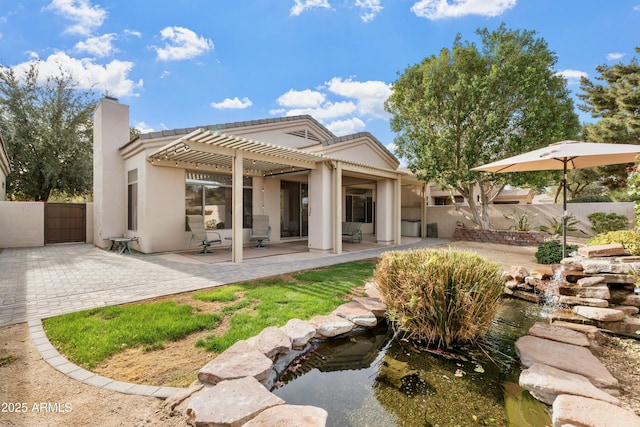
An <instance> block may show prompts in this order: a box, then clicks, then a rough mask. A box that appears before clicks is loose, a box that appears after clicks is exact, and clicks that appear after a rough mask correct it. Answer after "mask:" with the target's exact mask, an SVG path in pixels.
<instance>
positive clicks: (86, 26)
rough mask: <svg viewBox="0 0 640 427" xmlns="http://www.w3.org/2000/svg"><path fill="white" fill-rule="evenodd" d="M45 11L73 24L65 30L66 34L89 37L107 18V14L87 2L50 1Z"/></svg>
mask: <svg viewBox="0 0 640 427" xmlns="http://www.w3.org/2000/svg"><path fill="white" fill-rule="evenodd" d="M44 9H45V10H52V11H54V12H55V13H57V14H59V15H62V16H63V17H64V18H66V19H68V20H69V21H71V22H73V24H72V25H71V26H69V27H67V29H66V30H65V32H67V33H71V34H80V35H89V34H91V33H92V32H93V30H94V29H95V28H99V27H100V26H101V25H102V23H103V22H104V20H105V18H106V17H107V12H106V11H105V10H104V9H102V8H100V7H99V6H92V5H91V2H90V1H89V0H52V1H51V3H49V5H48V6H46V7H44Z"/></svg>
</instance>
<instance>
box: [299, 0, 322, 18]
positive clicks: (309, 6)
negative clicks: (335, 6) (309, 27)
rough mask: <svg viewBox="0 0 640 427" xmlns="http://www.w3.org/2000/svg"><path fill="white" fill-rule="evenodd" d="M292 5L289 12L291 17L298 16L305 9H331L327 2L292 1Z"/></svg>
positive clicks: (314, 0) (313, 0) (310, 0)
mask: <svg viewBox="0 0 640 427" xmlns="http://www.w3.org/2000/svg"><path fill="white" fill-rule="evenodd" d="M294 3H295V4H294V5H293V7H292V8H291V11H290V15H291V16H298V15H300V14H301V13H302V12H304V11H305V10H307V9H314V8H324V9H331V5H330V4H329V1H328V0H294Z"/></svg>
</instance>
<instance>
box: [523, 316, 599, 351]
mask: <svg viewBox="0 0 640 427" xmlns="http://www.w3.org/2000/svg"><path fill="white" fill-rule="evenodd" d="M529 335H533V336H534V337H539V338H546V339H549V340H552V341H558V342H563V343H567V344H572V345H579V346H582V347H589V340H588V339H587V337H586V336H585V335H584V334H581V333H580V332H576V331H572V330H570V329H567V328H561V327H560V326H554V325H549V324H548V323H542V322H536V323H535V324H534V325H533V326H532V327H531V328H530V329H529Z"/></svg>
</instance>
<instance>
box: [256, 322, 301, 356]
mask: <svg viewBox="0 0 640 427" xmlns="http://www.w3.org/2000/svg"><path fill="white" fill-rule="evenodd" d="M247 342H248V343H249V344H251V345H252V346H253V347H255V348H256V350H258V351H260V352H261V353H262V354H264V355H265V356H267V357H268V358H270V359H273V360H275V359H276V358H277V357H278V355H279V354H287V353H288V352H289V351H291V338H289V336H288V335H287V334H286V333H285V332H284V331H283V330H282V329H280V328H278V327H276V326H269V327H266V328H264V329H263V330H262V332H260V333H259V334H258V335H257V336H255V337H251V338H249V339H248V340H247Z"/></svg>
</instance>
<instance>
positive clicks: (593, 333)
mask: <svg viewBox="0 0 640 427" xmlns="http://www.w3.org/2000/svg"><path fill="white" fill-rule="evenodd" d="M552 325H553V326H560V327H563V328H567V329H571V330H574V331H576V332H580V333H582V334H584V335H585V336H586V337H587V338H588V339H590V340H595V339H598V337H599V332H598V328H597V327H596V326H593V325H583V324H580V323H571V322H563V321H562V320H556V321H554V322H553V323H552Z"/></svg>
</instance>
